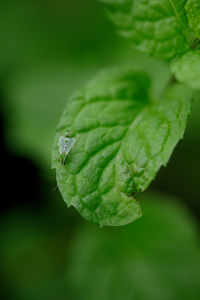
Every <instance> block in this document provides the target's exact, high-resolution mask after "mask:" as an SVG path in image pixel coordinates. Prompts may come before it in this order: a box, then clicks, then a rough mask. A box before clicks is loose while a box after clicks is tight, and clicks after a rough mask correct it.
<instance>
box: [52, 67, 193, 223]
mask: <svg viewBox="0 0 200 300" xmlns="http://www.w3.org/2000/svg"><path fill="white" fill-rule="evenodd" d="M149 88H150V80H149V78H148V77H147V76H146V75H145V74H144V73H142V72H140V71H135V70H131V69H129V70H127V69H119V70H112V71H108V72H105V73H102V74H100V76H99V77H97V79H95V80H93V81H92V82H91V83H90V84H89V85H87V86H86V87H85V88H84V89H82V90H80V91H79V92H77V93H75V94H74V95H73V96H72V97H71V98H70V99H69V101H68V102H67V105H66V109H65V111H64V113H63V116H62V118H61V121H60V124H59V126H58V129H57V133H56V138H55V144H54V149H53V164H52V166H53V167H54V168H56V172H57V182H58V187H59V189H60V191H61V193H62V195H63V198H64V200H65V201H66V203H67V205H68V206H70V205H73V206H75V207H76V208H77V210H78V211H79V212H80V214H81V215H82V216H83V217H84V218H86V219H88V220H90V221H92V222H94V223H97V224H99V225H100V226H103V225H124V224H127V223H129V222H131V221H133V220H135V219H136V218H138V217H140V216H141V210H140V207H139V204H138V202H137V201H136V200H135V198H134V193H138V192H142V191H144V190H145V189H146V188H147V187H148V185H149V184H150V182H151V181H152V180H153V179H154V177H155V175H156V173H157V171H158V170H159V168H160V167H161V166H162V165H166V163H167V161H168V159H169V157H170V155H171V153H172V151H173V149H174V147H175V145H176V143H177V142H178V140H179V139H180V138H182V136H183V133H184V129H185V124H186V119H187V115H188V113H189V112H190V105H191V94H190V91H188V89H187V88H185V87H184V86H182V85H175V86H174V87H172V88H170V89H169V90H168V91H167V93H166V94H165V95H164V96H163V97H162V100H160V101H159V102H155V103H152V102H151V101H150V99H149ZM67 129H69V130H70V133H71V136H73V137H75V139H76V143H75V146H74V148H73V149H72V150H71V152H70V154H69V156H68V157H67V160H66V164H65V165H64V166H63V165H62V164H61V162H60V157H59V151H58V141H59V137H60V136H61V135H62V136H63V135H64V134H65V131H66V130H67Z"/></svg>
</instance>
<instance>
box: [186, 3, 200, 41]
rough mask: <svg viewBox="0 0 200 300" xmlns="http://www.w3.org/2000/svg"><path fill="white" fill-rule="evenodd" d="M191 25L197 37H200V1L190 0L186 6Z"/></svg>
mask: <svg viewBox="0 0 200 300" xmlns="http://www.w3.org/2000/svg"><path fill="white" fill-rule="evenodd" d="M185 10H186V12H187V16H188V22H189V26H190V27H191V28H192V30H193V31H194V35H195V37H196V38H198V39H200V1H199V0H188V1H187V3H186V6H185Z"/></svg>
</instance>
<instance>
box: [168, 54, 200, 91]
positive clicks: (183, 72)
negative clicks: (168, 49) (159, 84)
mask: <svg viewBox="0 0 200 300" xmlns="http://www.w3.org/2000/svg"><path fill="white" fill-rule="evenodd" d="M170 66H171V71H172V73H173V74H174V75H175V76H176V78H177V79H178V80H179V81H180V82H183V83H185V84H187V85H188V86H190V87H192V88H193V89H200V49H196V50H191V51H188V52H186V53H185V54H183V55H182V56H179V57H177V58H175V59H174V60H172V62H171V64H170Z"/></svg>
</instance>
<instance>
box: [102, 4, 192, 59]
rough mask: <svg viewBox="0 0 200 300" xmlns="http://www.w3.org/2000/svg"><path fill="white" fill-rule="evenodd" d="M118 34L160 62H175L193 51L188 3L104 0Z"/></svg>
mask: <svg viewBox="0 0 200 300" xmlns="http://www.w3.org/2000/svg"><path fill="white" fill-rule="evenodd" d="M102 1H103V2H105V3H106V4H107V7H108V12H109V17H110V19H111V20H112V22H113V23H114V24H115V25H116V26H117V28H118V31H119V33H120V34H121V35H122V36H124V37H127V38H129V39H131V41H132V43H133V46H134V48H135V49H138V50H140V51H144V52H147V53H149V54H150V55H153V56H155V57H157V58H165V59H169V60H170V59H172V58H174V57H175V56H176V55H178V54H181V53H184V52H186V51H187V49H189V47H190V40H191V39H192V38H193V37H192V34H191V32H190V28H189V27H188V24H187V22H188V21H187V16H186V12H185V9H184V7H185V4H186V2H187V1H186V0H151V1H150V0H149V1H147V0H140V1H135V0H102Z"/></svg>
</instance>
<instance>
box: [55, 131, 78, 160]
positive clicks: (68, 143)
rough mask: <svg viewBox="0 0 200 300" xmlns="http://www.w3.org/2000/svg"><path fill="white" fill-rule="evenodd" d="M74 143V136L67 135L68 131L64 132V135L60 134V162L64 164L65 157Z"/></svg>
mask: <svg viewBox="0 0 200 300" xmlns="http://www.w3.org/2000/svg"><path fill="white" fill-rule="evenodd" d="M74 143H75V138H70V137H69V131H67V132H66V134H65V137H64V136H60V138H59V154H60V160H61V164H62V165H64V164H65V159H66V157H67V155H68V153H69V152H70V150H71V149H72V147H73V145H74Z"/></svg>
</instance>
